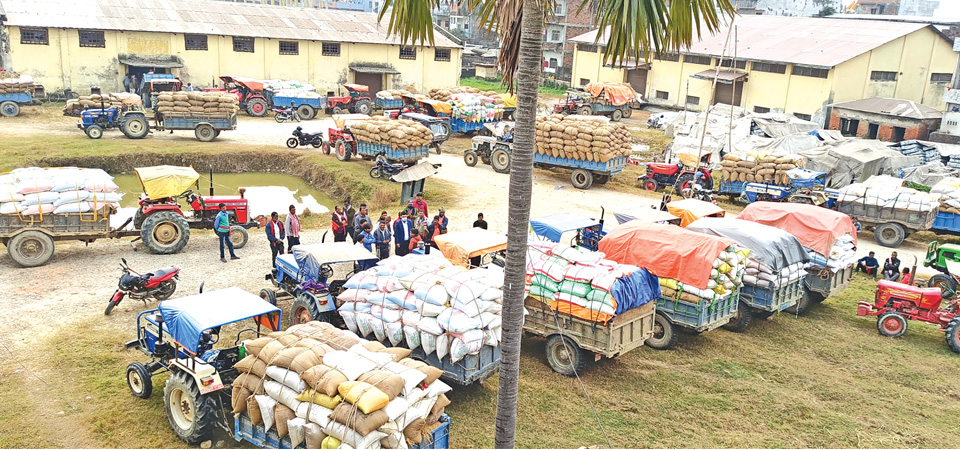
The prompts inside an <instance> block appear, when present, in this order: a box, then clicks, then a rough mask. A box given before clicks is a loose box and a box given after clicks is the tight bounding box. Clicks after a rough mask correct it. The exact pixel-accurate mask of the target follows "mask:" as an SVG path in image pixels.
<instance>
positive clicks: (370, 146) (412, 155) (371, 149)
mask: <svg viewBox="0 0 960 450" xmlns="http://www.w3.org/2000/svg"><path fill="white" fill-rule="evenodd" d="M356 146H357V153H358V154H360V155H362V156H366V157H370V158H376V157H377V155H379V154H380V153H383V156H384V157H385V158H387V161H397V162H402V163H414V162H417V161H418V160H420V159H422V158H424V157H426V156H427V155H428V154H429V153H430V147H428V146H426V145H420V146H417V147H409V148H393V147H391V146H389V145H384V144H375V143H373V142H363V141H356Z"/></svg>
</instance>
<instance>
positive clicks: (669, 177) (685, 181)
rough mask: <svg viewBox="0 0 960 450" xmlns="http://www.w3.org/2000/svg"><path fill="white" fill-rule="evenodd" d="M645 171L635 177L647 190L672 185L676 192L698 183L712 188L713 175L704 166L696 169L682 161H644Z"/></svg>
mask: <svg viewBox="0 0 960 450" xmlns="http://www.w3.org/2000/svg"><path fill="white" fill-rule="evenodd" d="M646 166H647V173H646V175H643V176H641V177H638V178H637V179H638V180H640V182H641V183H642V184H643V188H644V189H646V190H648V191H656V190H658V189H662V188H665V187H667V186H673V188H674V189H675V190H676V191H677V192H682V191H685V190H687V189H693V184H694V183H695V182H696V183H699V184H700V185H702V186H704V187H706V188H707V189H713V177H712V175H711V174H710V171H709V170H708V169H707V168H706V167H700V168H698V169H696V170H694V169H693V168H690V167H687V166H685V165H684V164H683V163H678V164H670V163H646Z"/></svg>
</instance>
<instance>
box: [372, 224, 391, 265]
mask: <svg viewBox="0 0 960 450" xmlns="http://www.w3.org/2000/svg"><path fill="white" fill-rule="evenodd" d="M377 226H378V228H377V231H374V232H373V238H374V239H376V240H377V257H378V258H380V259H381V260H383V259H387V258H388V257H390V240H391V239H393V236H392V235H391V233H390V228H388V227H387V221H385V220H381V221H380V222H379V225H377Z"/></svg>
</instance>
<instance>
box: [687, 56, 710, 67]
mask: <svg viewBox="0 0 960 450" xmlns="http://www.w3.org/2000/svg"><path fill="white" fill-rule="evenodd" d="M683 62H685V63H689V64H700V65H704V66H709V65H710V64H712V63H713V58H711V57H709V56H700V55H686V56H684V57H683Z"/></svg>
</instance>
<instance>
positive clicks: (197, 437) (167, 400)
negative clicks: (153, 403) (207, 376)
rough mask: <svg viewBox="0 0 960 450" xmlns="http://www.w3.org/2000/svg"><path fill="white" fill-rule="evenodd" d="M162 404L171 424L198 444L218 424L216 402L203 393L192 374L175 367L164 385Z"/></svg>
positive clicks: (180, 433) (178, 433)
mask: <svg viewBox="0 0 960 450" xmlns="http://www.w3.org/2000/svg"><path fill="white" fill-rule="evenodd" d="M163 406H164V409H165V410H166V412H167V420H169V421H170V428H172V429H173V432H174V434H176V435H177V437H179V438H180V439H181V440H182V441H183V442H186V443H187V444H188V445H197V444H199V443H200V442H201V441H204V440H206V439H207V438H208V437H209V436H210V434H211V433H212V432H213V430H214V429H215V428H216V425H217V412H216V402H214V401H213V399H212V398H208V397H206V396H204V395H200V390H199V389H198V388H197V384H196V382H194V381H193V378H192V377H191V376H190V375H188V374H187V373H185V372H182V371H179V370H175V371H174V372H173V373H172V374H170V377H169V378H167V383H166V384H165V385H164V386H163Z"/></svg>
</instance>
